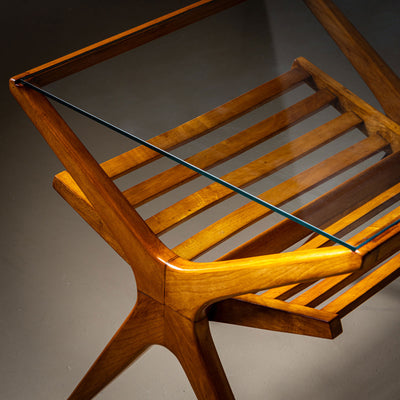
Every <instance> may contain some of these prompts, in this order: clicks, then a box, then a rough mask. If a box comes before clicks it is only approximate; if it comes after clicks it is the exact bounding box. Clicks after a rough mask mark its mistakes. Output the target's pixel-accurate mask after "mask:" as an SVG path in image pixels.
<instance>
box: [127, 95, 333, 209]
mask: <svg viewBox="0 0 400 400" xmlns="http://www.w3.org/2000/svg"><path fill="white" fill-rule="evenodd" d="M334 99H335V98H334V96H332V95H331V94H330V93H329V92H327V91H319V92H317V93H314V94H313V95H311V96H309V97H307V98H306V99H304V100H301V101H299V102H298V103H296V104H294V105H293V106H291V107H289V108H288V109H286V110H283V111H281V112H278V113H277V114H275V115H273V116H271V117H269V118H267V119H265V120H263V121H261V122H259V123H257V124H255V125H253V126H252V127H250V128H248V129H246V130H244V131H242V132H239V133H237V134H236V135H233V136H231V137H230V138H228V139H225V140H223V141H222V142H219V143H217V144H215V145H213V146H211V147H209V148H208V149H205V150H203V151H201V152H199V153H197V154H195V155H193V156H191V157H189V158H187V159H186V161H187V162H189V163H191V164H193V165H196V166H197V167H199V168H203V169H205V168H209V167H212V166H215V165H217V164H218V163H221V162H223V161H226V160H228V159H230V158H232V157H233V156H235V155H238V154H240V153H242V152H244V151H245V150H248V149H250V148H251V147H253V146H256V145H257V144H259V143H261V142H262V141H265V140H267V139H269V138H271V137H273V136H275V135H277V134H278V133H280V132H282V131H283V130H285V129H287V128H289V127H290V126H292V125H294V124H296V123H298V122H300V121H302V120H304V119H305V118H307V117H309V116H310V115H312V114H314V113H315V112H317V111H319V110H321V109H322V108H324V107H326V106H328V105H329V104H330V103H331V102H332V101H333V100H334ZM197 176H198V174H197V173H196V172H194V171H192V170H191V169H188V168H186V167H184V166H182V165H176V166H174V167H172V168H170V169H168V170H166V171H163V172H161V173H160V174H158V175H156V176H154V177H152V178H150V179H148V180H146V181H144V182H142V183H139V184H138V185H135V186H133V187H131V188H130V189H127V190H125V191H124V195H125V197H126V198H127V199H128V201H129V202H130V203H131V204H132V205H134V206H138V205H141V204H143V203H144V202H146V201H149V200H151V199H153V198H154V197H156V196H160V195H161V194H163V193H165V192H166V191H168V190H171V189H173V188H174V187H176V186H178V185H181V184H183V183H185V182H187V181H189V180H190V179H193V178H195V177H197Z"/></svg>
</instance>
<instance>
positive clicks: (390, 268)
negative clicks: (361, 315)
mask: <svg viewBox="0 0 400 400" xmlns="http://www.w3.org/2000/svg"><path fill="white" fill-rule="evenodd" d="M399 276H400V255H399V254H398V255H396V256H394V257H393V258H391V259H390V260H389V261H387V262H386V263H384V264H383V265H382V266H380V267H379V268H378V269H376V270H375V271H373V272H371V273H370V274H369V275H368V276H367V277H365V278H364V279H363V280H362V281H360V282H358V283H356V284H355V285H354V286H352V287H351V288H350V289H348V290H347V291H346V292H345V293H344V294H342V295H341V296H339V297H337V298H336V299H335V300H333V301H332V302H331V303H329V304H328V305H326V306H325V307H324V308H323V310H324V311H327V312H334V313H336V314H338V315H339V316H340V318H342V317H344V316H345V315H347V314H348V313H349V312H351V311H353V310H354V309H355V308H356V307H358V306H359V305H360V304H362V303H364V302H365V301H366V300H368V299H369V298H370V297H371V296H373V295H374V294H375V293H377V292H379V291H380V290H381V289H383V288H384V287H385V286H387V285H388V284H389V283H390V282H392V281H393V280H394V279H396V278H398V277H399Z"/></svg>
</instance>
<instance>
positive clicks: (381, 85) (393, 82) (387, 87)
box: [304, 0, 400, 122]
mask: <svg viewBox="0 0 400 400" xmlns="http://www.w3.org/2000/svg"><path fill="white" fill-rule="evenodd" d="M304 2H305V3H306V4H307V6H308V7H309V9H310V10H311V11H312V13H313V14H314V15H315V16H316V18H317V19H318V20H319V22H320V23H321V24H322V26H323V27H324V28H325V29H326V31H327V32H328V33H329V34H330V35H331V37H332V39H333V40H334V41H335V42H336V44H337V45H338V46H339V48H340V49H341V50H342V52H343V54H344V55H345V56H346V57H347V58H348V59H349V61H350V62H351V63H352V64H353V66H354V68H355V69H356V70H357V72H358V73H359V74H360V76H361V78H362V79H363V80H364V81H365V83H366V84H367V85H368V86H369V88H370V89H371V91H372V92H373V94H374V95H375V97H376V98H377V100H378V101H379V103H380V104H381V106H382V108H383V109H384V111H385V113H386V114H387V115H388V116H389V117H390V118H392V119H393V120H394V121H396V122H400V78H399V77H398V76H397V75H396V74H395V73H394V72H393V71H392V69H391V68H390V67H389V66H388V65H387V64H386V63H385V61H384V60H383V59H382V58H381V57H380V55H379V54H378V53H377V52H376V51H375V50H374V49H373V48H372V46H371V45H370V44H369V43H368V42H367V40H366V39H365V38H364V37H363V36H362V35H361V34H360V32H358V31H357V29H356V28H355V27H354V26H353V25H352V24H351V22H350V21H349V20H348V19H347V18H346V17H345V16H344V15H343V13H342V12H341V11H340V10H339V8H338V7H337V6H336V5H335V4H334V3H333V2H332V1H331V0H304Z"/></svg>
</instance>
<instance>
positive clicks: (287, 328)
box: [207, 294, 342, 339]
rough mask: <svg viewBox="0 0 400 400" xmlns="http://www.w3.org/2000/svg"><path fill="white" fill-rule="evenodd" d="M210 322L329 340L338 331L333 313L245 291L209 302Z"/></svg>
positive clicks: (338, 323) (339, 325) (338, 327)
mask: <svg viewBox="0 0 400 400" xmlns="http://www.w3.org/2000/svg"><path fill="white" fill-rule="evenodd" d="M207 315H208V318H209V319H210V320H212V321H217V322H224V323H228V324H235V325H242V326H249V327H252V328H259V329H268V330H272V331H278V332H287V333H296V334H300V335H308V336H314V337H320V338H325V339H333V338H335V337H336V336H338V335H340V334H341V333H342V325H341V322H340V318H338V316H337V315H336V314H335V313H330V312H325V311H321V310H315V309H313V308H309V307H302V306H296V305H292V304H288V303H286V302H284V301H280V300H276V299H267V298H264V297H262V296H258V295H255V294H247V295H242V296H239V297H236V298H235V299H228V300H223V301H220V302H218V303H215V304H213V305H212V306H211V307H210V309H209V310H208V312H207Z"/></svg>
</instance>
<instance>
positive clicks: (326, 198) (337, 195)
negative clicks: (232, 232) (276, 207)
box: [219, 153, 400, 261]
mask: <svg viewBox="0 0 400 400" xmlns="http://www.w3.org/2000/svg"><path fill="white" fill-rule="evenodd" d="M399 163H400V153H394V154H392V155H390V156H388V157H385V158H384V159H382V160H380V161H379V162H377V163H375V164H374V165H372V166H371V167H369V168H367V169H366V170H364V171H362V172H360V173H358V174H357V175H356V176H354V177H353V178H350V179H349V180H347V181H346V182H344V183H342V184H341V185H339V186H336V187H335V188H334V189H332V190H330V191H329V192H327V193H326V194H324V195H322V196H320V197H318V198H317V199H315V200H314V201H312V202H311V203H308V204H306V205H305V206H303V207H301V208H300V209H299V210H297V211H295V212H294V213H293V214H294V215H296V216H297V217H299V218H301V219H303V220H305V221H309V222H310V223H312V224H314V225H316V226H320V227H326V226H329V225H330V224H332V223H333V222H335V221H337V219H338V218H341V217H342V216H344V215H347V213H348V212H351V211H353V210H354V209H355V208H357V207H358V206H359V205H360V204H362V203H363V202H367V201H369V200H371V199H372V198H374V197H375V196H377V195H379V194H380V193H381V192H383V191H385V190H387V189H388V188H390V187H391V186H393V185H395V184H396V182H398V181H399V180H400V169H399V168H398V165H399ZM371 182H374V184H373V185H371ZM309 233H310V232H309V230H308V229H307V228H305V227H303V226H301V225H299V224H296V223H295V222H293V221H291V220H288V219H286V220H284V221H282V222H280V223H279V224H276V225H275V226H273V227H272V228H270V229H268V230H266V231H265V232H262V233H261V234H259V235H257V236H255V237H254V238H252V239H250V240H249V241H247V242H246V243H244V244H242V245H240V246H238V247H237V248H235V249H233V250H231V251H230V252H229V253H227V254H225V255H224V256H222V257H220V258H219V260H221V261H222V260H229V259H232V258H241V257H251V256H258V255H261V254H273V253H279V252H282V251H284V250H286V249H288V248H289V247H291V246H293V245H295V244H296V243H297V242H299V241H300V240H302V239H304V238H305V237H306V236H307V235H309Z"/></svg>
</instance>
